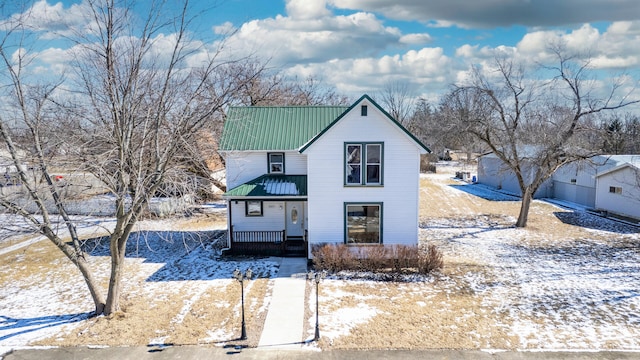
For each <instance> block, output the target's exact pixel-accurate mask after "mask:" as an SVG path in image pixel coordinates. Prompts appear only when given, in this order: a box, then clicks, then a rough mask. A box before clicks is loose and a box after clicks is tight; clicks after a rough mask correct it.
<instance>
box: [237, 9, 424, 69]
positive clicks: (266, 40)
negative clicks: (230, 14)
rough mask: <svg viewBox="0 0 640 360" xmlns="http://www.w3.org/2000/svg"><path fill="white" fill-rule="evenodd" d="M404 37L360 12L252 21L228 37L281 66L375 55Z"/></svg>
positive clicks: (244, 48) (242, 46)
mask: <svg viewBox="0 0 640 360" xmlns="http://www.w3.org/2000/svg"><path fill="white" fill-rule="evenodd" d="M289 4H290V3H289ZM401 38H402V33H401V32H400V30H398V29H397V28H394V27H386V26H384V24H383V23H382V21H381V20H379V19H378V18H376V17H375V15H373V14H371V13H363V12H358V13H354V14H351V15H340V16H325V17H321V18H313V19H306V18H304V19H300V18H297V17H286V16H276V17H275V18H268V19H262V20H253V21H249V22H247V23H244V24H243V25H242V26H241V27H240V29H239V30H238V32H237V33H235V34H234V35H233V36H232V37H231V38H230V39H229V44H228V45H229V46H232V47H233V49H234V50H235V51H245V52H249V53H258V54H260V55H262V57H263V58H270V59H272V62H273V63H274V64H277V65H282V64H291V63H298V62H324V61H328V60H331V59H335V58H354V57H362V56H369V55H374V54H377V53H379V52H381V51H384V50H385V49H387V48H388V47H390V46H393V45H397V44H400V41H401ZM415 39H416V38H415V37H414V40H415ZM423 39H425V37H424V36H423Z"/></svg>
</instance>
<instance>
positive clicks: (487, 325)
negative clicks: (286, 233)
mask: <svg viewBox="0 0 640 360" xmlns="http://www.w3.org/2000/svg"><path fill="white" fill-rule="evenodd" d="M423 180H424V181H425V183H423V194H422V195H421V196H422V198H421V202H426V204H423V208H424V211H422V214H423V215H424V214H425V213H428V214H429V215H428V216H421V225H420V230H419V231H420V237H421V241H423V242H425V243H430V244H436V245H437V246H438V247H439V249H440V250H441V251H442V252H443V253H444V256H445V268H444V269H443V271H442V273H440V274H437V275H435V276H433V277H432V278H427V279H422V281H417V282H414V283H405V284H402V283H385V282H372V281H360V280H356V278H359V277H360V276H352V277H351V279H349V280H344V279H338V278H330V279H328V280H326V281H325V282H324V283H323V285H322V288H321V290H320V293H321V299H320V303H321V308H320V314H321V316H320V323H321V324H324V326H323V329H324V336H325V338H324V339H323V340H322V345H323V346H324V347H327V348H328V347H334V348H474V349H588V350H600V349H626V350H629V349H632V350H639V349H640V315H639V310H640V233H639V232H640V229H639V228H638V227H633V226H629V225H626V224H623V223H619V222H615V221H612V220H609V219H605V218H602V217H599V216H596V215H593V214H590V213H588V212H586V211H585V209H581V208H577V209H575V210H571V209H566V208H564V207H558V206H555V205H552V204H549V203H548V202H545V201H535V202H534V204H533V206H532V209H531V213H530V214H531V215H530V226H529V227H528V228H526V229H518V228H515V227H514V226H513V224H514V223H515V220H516V216H517V211H518V208H519V202H517V201H514V200H517V199H516V198H514V197H513V196H512V195H510V194H504V193H500V192H496V191H494V190H493V189H490V188H487V187H485V186H483V185H472V184H466V183H463V182H457V181H453V180H451V176H450V174H430V175H426V176H424V178H423ZM433 204H438V206H434V205H433ZM434 207H435V208H436V209H429V208H434ZM354 275H358V274H354ZM346 276H347V277H349V275H346ZM418 280H419V279H418Z"/></svg>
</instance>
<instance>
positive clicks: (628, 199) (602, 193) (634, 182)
mask: <svg viewBox="0 0 640 360" xmlns="http://www.w3.org/2000/svg"><path fill="white" fill-rule="evenodd" d="M611 186H615V187H620V188H622V193H621V194H614V193H611V192H609V187H611ZM596 208H597V209H599V210H606V211H609V212H612V213H615V214H619V215H624V216H630V217H634V218H637V219H640V171H639V170H638V169H637V168H634V167H633V166H626V167H623V168H621V169H620V170H617V171H612V172H610V173H608V174H604V175H602V176H600V177H598V184H597V187H596Z"/></svg>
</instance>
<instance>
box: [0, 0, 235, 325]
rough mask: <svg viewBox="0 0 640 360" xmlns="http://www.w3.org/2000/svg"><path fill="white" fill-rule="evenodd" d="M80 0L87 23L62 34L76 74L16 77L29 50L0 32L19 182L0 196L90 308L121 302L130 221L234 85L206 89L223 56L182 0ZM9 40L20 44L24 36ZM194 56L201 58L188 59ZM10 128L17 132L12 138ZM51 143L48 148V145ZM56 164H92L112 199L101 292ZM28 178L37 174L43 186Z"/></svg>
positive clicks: (177, 180)
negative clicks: (77, 276) (142, 13)
mask: <svg viewBox="0 0 640 360" xmlns="http://www.w3.org/2000/svg"><path fill="white" fill-rule="evenodd" d="M85 5H86V9H87V19H86V20H87V21H86V22H87V24H89V26H87V27H85V28H83V31H82V32H78V33H76V34H75V35H74V36H69V37H68V38H67V40H71V41H73V42H74V43H75V46H74V48H73V54H74V56H75V63H74V64H73V71H74V73H72V74H70V76H69V78H68V79H61V80H60V81H59V82H56V83H53V84H51V85H42V84H41V83H42V81H41V80H35V81H34V82H32V83H27V82H25V74H26V71H25V69H26V66H27V65H28V64H27V61H28V60H29V59H31V58H32V56H31V55H30V54H28V53H27V52H25V51H22V50H21V51H17V52H13V53H10V52H9V49H10V48H11V45H12V44H10V43H9V42H10V41H12V40H14V39H19V40H21V39H25V37H23V36H19V35H20V34H17V35H18V36H13V35H12V36H5V38H4V39H3V40H4V42H3V43H2V44H0V57H1V60H2V61H3V65H4V71H5V72H6V73H7V74H9V81H8V87H7V88H5V89H10V91H9V92H7V93H6V94H5V95H6V97H5V98H6V99H10V100H11V103H10V105H12V106H13V107H12V108H9V107H8V105H5V107H4V108H3V109H2V111H1V112H0V117H1V118H0V136H1V137H0V139H1V141H2V144H3V146H5V147H6V150H7V151H8V152H9V154H10V155H11V158H12V161H13V164H14V166H15V168H16V173H17V174H18V176H19V178H20V180H21V184H22V185H21V186H22V187H24V189H25V192H26V196H22V195H21V194H19V193H12V194H10V195H6V196H5V195H2V196H0V206H2V207H4V208H5V209H6V210H7V211H9V212H11V213H13V214H16V215H20V216H22V217H24V218H25V219H27V220H28V221H29V222H30V223H31V224H32V226H33V228H34V229H36V230H37V231H38V232H40V233H42V234H44V235H45V236H46V237H47V238H48V239H49V240H51V241H52V242H53V243H54V244H55V245H56V246H57V247H58V248H59V249H60V250H61V251H62V252H63V253H64V254H65V255H66V256H67V257H68V258H69V259H70V260H71V261H72V262H73V263H74V264H75V265H76V266H77V267H78V269H79V270H80V272H81V273H82V275H83V277H84V279H85V282H86V284H87V286H88V288H89V291H90V293H91V296H92V298H93V301H94V304H95V311H96V314H101V313H104V314H110V313H113V312H114V311H116V310H118V309H119V307H120V305H119V300H120V295H121V291H122V279H123V262H124V258H125V251H126V245H127V240H128V238H129V235H130V234H131V232H132V230H133V229H134V225H135V224H136V222H137V221H138V219H140V218H141V216H142V215H143V212H144V211H145V209H146V208H147V206H148V203H149V200H150V199H151V198H152V197H153V196H154V195H156V194H157V193H158V191H162V189H163V188H164V187H165V186H166V184H167V183H173V184H175V185H176V186H182V185H183V184H184V183H185V181H184V179H185V177H186V176H188V164H186V163H185V161H184V158H185V156H184V151H185V149H189V148H190V147H192V144H194V142H195V141H196V134H197V133H198V131H199V130H200V129H202V128H203V126H204V125H205V124H207V122H208V121H210V120H211V119H213V118H215V117H216V116H219V115H218V114H220V113H221V112H222V109H223V107H224V106H225V105H226V104H227V103H228V102H229V101H231V99H233V96H234V95H235V92H237V91H238V89H239V88H240V84H235V85H234V86H228V87H222V88H221V89H223V90H221V91H219V92H216V93H212V92H211V91H210V88H211V85H212V82H213V81H215V79H216V74H218V73H219V71H220V69H222V68H224V67H226V66H228V64H229V63H230V62H229V61H228V60H226V61H225V62H222V61H220V60H218V59H219V58H220V56H219V55H220V54H221V53H220V51H222V50H221V48H218V49H216V50H215V51H214V52H211V51H208V50H207V49H206V46H204V44H199V43H198V42H194V41H191V39H189V37H188V36H189V32H188V27H189V25H190V21H191V20H192V18H190V17H189V16H188V8H189V6H188V5H189V4H188V1H186V0H185V1H184V2H183V3H182V5H183V6H182V7H181V8H180V9H179V11H178V13H177V14H175V15H168V14H166V13H165V10H167V9H168V8H169V6H168V4H165V3H164V2H152V3H151V4H149V6H148V8H147V9H148V12H147V13H146V17H143V18H137V17H135V16H134V13H133V8H132V7H126V6H133V5H131V4H129V3H128V2H119V1H116V0H91V1H87V2H85ZM120 5H123V6H125V7H120ZM173 5H175V4H172V6H173ZM26 16H28V14H27V15H26ZM25 23H26V22H22V21H19V19H18V20H16V21H15V22H14V23H13V27H12V28H11V31H12V32H15V33H18V32H22V34H28V33H30V32H32V31H33V29H30V28H28V27H27V26H26V25H25ZM165 32H166V34H165ZM14 46H15V48H19V49H24V44H23V43H20V44H17V45H14ZM195 55H197V56H195ZM196 58H199V59H200V60H199V62H198V63H197V64H196V65H193V63H192V62H193V61H195V60H194V59H196ZM70 80H74V82H71V81H70ZM68 89H70V90H72V91H67V90H68ZM52 124H55V125H57V126H53V127H52V126H51V125H52ZM18 138H21V139H23V140H24V141H21V142H20V143H18V142H16V141H15V139H18ZM52 140H54V142H52ZM53 144H55V147H54V149H55V150H56V151H57V153H53V152H52V151H51V149H50V148H51V146H52V145H53ZM23 154H27V156H25V155H23ZM25 162H29V164H30V165H31V170H29V169H28V167H27V166H24V164H25ZM54 167H57V168H66V169H68V168H73V169H77V170H79V171H81V172H85V173H90V174H92V175H93V176H95V178H97V179H99V180H100V181H101V182H102V184H103V186H104V188H106V189H107V190H108V191H109V192H110V193H111V194H112V195H113V197H114V199H115V200H114V202H115V225H114V226H113V228H111V229H109V249H110V255H111V273H110V279H109V285H108V289H107V292H106V296H105V295H104V294H105V293H104V291H103V289H101V287H100V286H99V284H98V283H97V282H96V281H95V279H94V277H93V275H92V272H91V270H90V269H89V267H88V265H87V262H86V260H85V253H84V252H83V249H82V247H81V239H80V238H79V236H78V234H77V231H76V224H75V223H74V220H73V218H72V216H70V215H69V213H68V211H67V209H66V207H65V202H64V199H63V198H62V195H61V188H60V186H58V184H56V181H55V178H54V177H53V176H52V168H54ZM36 178H41V179H43V181H42V184H43V185H44V186H43V187H41V188H40V187H38V184H39V183H40V182H38V181H36ZM25 199H26V200H28V201H24V200H25ZM51 203H53V205H54V208H53V209H51V206H49V204H51ZM33 205H35V208H36V209H37V210H36V211H35V212H34V211H31V210H30V209H31V208H33ZM52 213H56V214H59V215H57V216H59V217H60V218H61V222H62V223H63V224H64V225H65V226H66V228H67V230H68V231H67V232H68V236H70V238H71V240H72V241H71V244H68V243H67V242H66V241H65V240H64V239H63V238H62V237H63V235H60V234H58V233H57V232H56V231H55V227H56V221H55V219H52V215H51V214H52Z"/></svg>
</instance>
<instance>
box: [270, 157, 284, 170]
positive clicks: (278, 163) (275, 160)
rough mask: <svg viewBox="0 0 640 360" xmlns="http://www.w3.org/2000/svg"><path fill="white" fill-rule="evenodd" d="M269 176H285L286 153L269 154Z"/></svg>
mask: <svg viewBox="0 0 640 360" xmlns="http://www.w3.org/2000/svg"><path fill="white" fill-rule="evenodd" d="M267 157H268V162H269V174H284V153H269V154H268V155H267Z"/></svg>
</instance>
